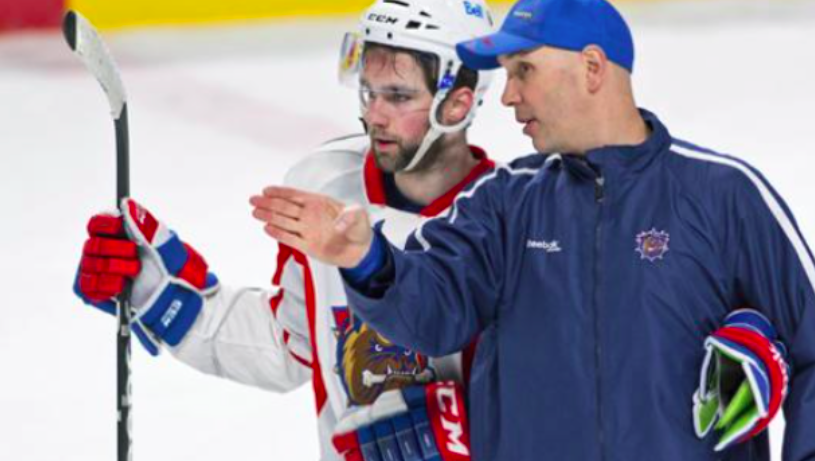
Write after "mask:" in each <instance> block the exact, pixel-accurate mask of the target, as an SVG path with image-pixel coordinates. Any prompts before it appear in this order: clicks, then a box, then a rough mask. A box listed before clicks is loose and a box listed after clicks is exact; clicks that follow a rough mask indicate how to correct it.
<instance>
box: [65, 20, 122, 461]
mask: <svg viewBox="0 0 815 461" xmlns="http://www.w3.org/2000/svg"><path fill="white" fill-rule="evenodd" d="M62 31H63V33H64V34H65V40H66V41H67V42H68V46H70V47H71V50H72V51H73V52H74V54H75V55H76V56H78V57H79V59H80V61H82V63H83V64H84V65H85V67H87V68H88V70H89V71H90V72H91V74H93V76H94V77H95V78H96V80H97V81H99V83H100V84H101V85H102V89H104V90H105V94H106V95H107V99H108V103H110V112H111V115H112V116H113V122H114V125H115V128H116V209H118V208H119V204H120V203H121V202H122V199H123V198H125V197H128V196H129V195H130V165H129V150H130V147H129V137H128V128H127V97H126V95H125V90H124V85H122V79H121V78H120V77H119V70H118V69H117V68H116V63H115V62H114V61H113V57H112V56H111V55H110V52H109V51H108V49H107V47H106V46H105V43H104V42H103V41H102V39H101V38H100V37H99V34H98V33H97V32H96V29H94V27H93V25H92V24H91V23H90V22H88V20H87V19H85V18H84V17H82V15H80V14H79V13H76V12H75V11H68V13H67V14H66V15H65V19H64V21H63V23H62ZM129 299H130V289H129V287H128V288H126V289H125V291H124V292H123V293H122V294H121V296H119V299H118V303H117V304H118V309H117V310H118V312H119V315H118V328H117V330H118V331H117V334H116V336H117V342H116V359H117V360H116V367H117V393H116V397H117V399H116V408H117V410H118V422H117V426H118V457H117V460H118V461H129V460H130V459H131V450H130V445H131V442H132V440H131V437H130V429H131V421H130V406H131V388H130V301H129Z"/></svg>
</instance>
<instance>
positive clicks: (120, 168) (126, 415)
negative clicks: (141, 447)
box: [114, 105, 132, 461]
mask: <svg viewBox="0 0 815 461" xmlns="http://www.w3.org/2000/svg"><path fill="white" fill-rule="evenodd" d="M114 123H115V126H116V208H117V209H118V208H119V204H120V203H121V202H122V199H124V198H126V197H128V196H129V195H130V142H129V134H128V126H127V105H125V106H124V107H123V108H122V113H121V115H120V116H119V118H118V119H116V120H115V121H114ZM118 302H119V309H118V312H119V316H118V328H117V332H116V336H117V338H116V369H117V380H116V381H117V392H116V394H117V396H116V397H117V398H116V406H117V410H118V428H117V429H118V430H117V433H118V456H117V459H118V461H130V460H131V457H132V451H131V443H132V439H131V434H130V429H131V419H130V409H131V404H132V402H131V391H132V389H131V387H130V321H131V318H130V316H131V313H130V286H128V287H126V288H125V290H124V292H122V294H121V295H120V296H119V299H118Z"/></svg>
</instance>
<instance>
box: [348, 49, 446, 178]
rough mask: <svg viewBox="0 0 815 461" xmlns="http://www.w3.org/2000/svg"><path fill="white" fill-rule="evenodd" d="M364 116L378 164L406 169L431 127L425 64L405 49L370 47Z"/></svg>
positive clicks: (365, 70) (364, 75) (363, 81)
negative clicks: (398, 50) (404, 50)
mask: <svg viewBox="0 0 815 461" xmlns="http://www.w3.org/2000/svg"><path fill="white" fill-rule="evenodd" d="M361 86H362V87H361V96H362V101H363V108H364V114H363V118H364V119H365V123H366V124H367V125H368V132H369V133H368V134H369V136H370V137H371V146H372V149H373V153H374V157H375V159H376V163H377V165H378V166H379V168H380V169H381V170H383V171H387V172H390V173H394V172H397V171H401V170H403V169H404V168H405V167H406V166H407V165H408V164H409V163H410V161H411V160H412V159H413V157H414V156H415V155H416V152H417V151H418V149H419V146H420V145H421V142H422V140H423V139H424V136H425V134H426V133H427V130H428V129H429V127H430V122H429V115H428V114H429V111H430V106H431V104H432V103H433V95H431V94H430V91H429V90H428V88H427V84H426V83H425V78H424V74H423V71H422V68H421V67H420V66H419V64H418V63H417V62H416V61H415V60H414V58H413V57H412V56H410V55H408V54H405V53H394V52H391V51H387V50H378V49H375V50H370V51H369V52H366V54H365V61H364V65H363V69H362V78H361Z"/></svg>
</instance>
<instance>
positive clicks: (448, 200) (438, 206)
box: [419, 146, 495, 217]
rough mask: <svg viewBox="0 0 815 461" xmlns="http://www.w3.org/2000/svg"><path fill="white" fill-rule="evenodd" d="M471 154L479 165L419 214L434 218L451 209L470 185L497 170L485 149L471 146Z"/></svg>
mask: <svg viewBox="0 0 815 461" xmlns="http://www.w3.org/2000/svg"><path fill="white" fill-rule="evenodd" d="M470 152H472V154H473V157H475V158H477V159H478V160H479V162H478V164H477V165H476V166H474V167H473V169H472V170H470V172H469V173H467V176H465V177H464V179H462V180H461V181H459V183H458V184H456V185H455V186H453V187H452V188H450V190H448V191H447V192H445V193H444V195H442V196H441V197H439V198H437V199H436V200H433V202H432V203H431V204H429V205H427V206H426V207H424V209H423V210H422V211H421V212H420V213H419V214H420V215H422V216H426V217H432V216H436V215H438V214H439V213H441V212H443V211H444V210H446V209H447V208H450V205H452V204H453V200H455V199H456V197H457V196H458V194H459V193H460V192H461V191H462V190H464V188H465V187H467V185H468V184H470V183H471V182H473V181H474V180H475V179H476V178H478V177H479V176H481V175H482V174H484V173H486V172H487V171H489V170H492V169H493V168H495V162H493V161H492V160H490V159H489V158H488V157H487V153H486V152H485V151H484V149H482V148H480V147H475V146H470Z"/></svg>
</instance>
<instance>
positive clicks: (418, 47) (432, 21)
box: [340, 0, 494, 171]
mask: <svg viewBox="0 0 815 461" xmlns="http://www.w3.org/2000/svg"><path fill="white" fill-rule="evenodd" d="M493 31H494V26H493V19H492V14H491V13H490V10H489V8H488V7H487V5H486V4H485V3H484V1H483V0H377V2H376V3H375V4H374V5H373V6H371V7H370V8H369V9H368V10H367V11H366V12H365V13H364V14H363V16H362V19H361V21H360V27H359V31H358V32H355V33H353V32H352V33H348V34H346V36H345V39H344V40H343V44H342V48H341V59H340V81H341V82H342V83H343V84H344V85H347V86H358V85H359V79H360V76H361V74H362V67H363V65H364V62H363V57H364V47H365V44H366V43H376V44H380V45H385V46H390V47H394V48H401V49H406V50H415V51H419V52H423V53H428V54H430V55H433V56H435V57H436V58H437V60H438V64H439V66H438V69H439V70H438V75H437V76H436V88H435V90H436V93H435V96H434V99H433V103H432V106H431V109H430V114H429V120H430V128H429V130H428V132H427V134H426V135H425V138H424V139H423V140H422V143H421V145H420V147H419V150H418V151H417V152H416V155H415V156H414V158H413V159H412V161H411V162H410V164H409V165H408V166H407V167H405V171H410V170H412V169H414V168H415V167H416V165H418V164H419V163H420V162H421V160H422V159H423V158H424V156H425V154H426V153H427V151H428V150H429V149H430V147H431V146H432V145H433V143H434V142H436V141H437V140H438V139H439V138H440V137H441V136H443V135H445V134H450V133H456V132H458V131H461V130H463V129H465V128H466V127H467V126H469V125H470V124H471V123H472V121H473V119H474V118H475V113H476V111H477V109H478V107H479V106H480V105H481V104H482V102H483V98H484V95H485V94H486V91H487V89H488V87H489V84H490V81H491V80H492V79H491V75H490V74H489V73H488V72H485V71H478V72H477V75H478V80H477V83H476V86H475V89H474V93H475V101H474V103H473V106H472V107H471V108H470V111H469V112H468V114H467V115H466V116H465V117H464V118H463V119H462V120H461V121H460V122H458V123H456V124H454V125H445V124H444V123H443V122H442V121H441V120H440V119H439V114H440V108H441V107H442V105H443V103H444V102H445V100H446V99H447V97H448V96H449V94H450V92H451V91H452V89H453V86H454V84H455V81H456V78H457V77H458V74H459V70H460V69H461V68H462V65H463V64H462V62H461V60H460V59H459V57H458V55H457V54H456V45H457V44H458V43H460V42H463V41H466V40H470V39H474V38H477V37H481V36H484V35H488V34H490V33H492V32H493ZM363 110H364V109H363Z"/></svg>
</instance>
